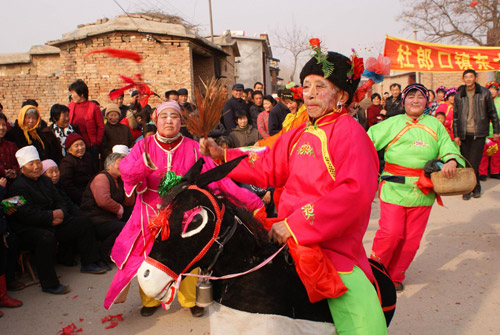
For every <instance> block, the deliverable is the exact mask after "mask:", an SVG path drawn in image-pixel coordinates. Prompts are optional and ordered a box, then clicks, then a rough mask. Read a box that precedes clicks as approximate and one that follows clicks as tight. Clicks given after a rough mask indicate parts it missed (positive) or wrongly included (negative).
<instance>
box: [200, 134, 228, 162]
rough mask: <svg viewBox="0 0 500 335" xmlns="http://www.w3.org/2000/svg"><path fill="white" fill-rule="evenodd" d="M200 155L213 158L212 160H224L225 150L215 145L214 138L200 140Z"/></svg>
mask: <svg viewBox="0 0 500 335" xmlns="http://www.w3.org/2000/svg"><path fill="white" fill-rule="evenodd" d="M200 153H201V154H202V155H204V156H209V157H212V159H220V160H224V149H222V148H221V147H219V146H218V145H217V143H215V141H214V139H213V138H210V137H209V138H207V139H205V138H204V137H202V138H200Z"/></svg>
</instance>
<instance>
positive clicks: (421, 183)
mask: <svg viewBox="0 0 500 335" xmlns="http://www.w3.org/2000/svg"><path fill="white" fill-rule="evenodd" d="M384 171H386V172H389V173H390V174H394V175H397V176H405V177H418V180H417V184H416V185H417V187H418V189H419V190H420V191H422V193H423V194H425V195H428V194H429V193H431V192H434V189H433V187H434V185H433V184H432V180H431V178H428V177H426V176H425V174H424V170H423V169H412V168H408V167H404V166H401V165H396V164H391V163H387V162H386V163H385V167H384ZM436 201H437V203H438V205H440V206H443V200H442V199H441V196H439V194H436Z"/></svg>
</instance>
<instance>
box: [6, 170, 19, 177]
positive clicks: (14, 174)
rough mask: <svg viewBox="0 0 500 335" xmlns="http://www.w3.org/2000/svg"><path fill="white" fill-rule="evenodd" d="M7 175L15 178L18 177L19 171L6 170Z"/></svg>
mask: <svg viewBox="0 0 500 335" xmlns="http://www.w3.org/2000/svg"><path fill="white" fill-rule="evenodd" d="M5 176H6V177H7V178H10V179H14V178H16V177H17V173H16V171H15V170H14V169H7V170H5Z"/></svg>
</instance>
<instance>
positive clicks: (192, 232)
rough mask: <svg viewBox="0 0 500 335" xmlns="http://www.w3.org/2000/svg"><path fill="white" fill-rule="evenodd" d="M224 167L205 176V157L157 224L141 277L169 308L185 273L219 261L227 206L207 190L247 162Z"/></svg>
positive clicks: (171, 195) (143, 285)
mask: <svg viewBox="0 0 500 335" xmlns="http://www.w3.org/2000/svg"><path fill="white" fill-rule="evenodd" d="M244 157H245V156H242V157H240V158H238V159H235V160H233V161H230V162H228V163H225V164H222V165H220V166H218V167H216V168H213V169H211V170H209V171H207V172H205V173H203V174H201V170H202V167H203V164H204V160H203V158H200V159H199V160H198V161H197V162H196V163H195V164H194V165H193V167H192V168H191V169H190V170H189V171H188V172H187V173H186V175H185V176H184V177H183V178H182V179H181V181H180V182H179V184H178V185H177V186H175V187H173V188H172V189H171V190H170V191H168V192H167V194H166V195H165V196H164V200H165V203H164V206H163V208H162V209H161V211H160V214H159V216H158V218H156V221H155V225H156V227H155V229H156V231H155V234H156V238H155V241H154V245H153V248H152V250H151V252H150V254H149V257H148V258H147V259H146V260H145V261H144V262H143V264H142V265H141V267H140V268H139V270H138V272H137V278H138V281H139V285H140V286H141V288H142V290H143V291H144V293H146V295H148V296H150V297H154V298H155V299H157V300H161V301H162V302H163V303H164V304H165V305H166V307H167V308H168V307H169V306H170V304H171V303H172V301H173V298H174V296H175V290H176V287H175V282H176V280H177V279H178V277H179V275H180V274H181V273H185V272H189V271H190V270H192V269H193V268H195V267H197V266H201V267H206V266H207V264H209V263H210V262H211V261H212V260H213V258H214V256H215V249H216V246H217V243H215V245H214V241H215V239H216V238H217V237H218V236H219V233H220V232H221V231H224V230H225V229H226V226H227V223H223V217H224V212H225V205H224V203H223V201H222V199H221V198H220V197H217V196H215V195H214V194H212V193H211V192H210V191H209V190H208V189H207V188H206V187H207V186H208V185H209V184H210V183H212V182H215V181H217V180H220V179H222V178H224V177H225V176H226V175H227V174H228V173H229V172H230V171H231V170H232V169H234V168H235V167H236V166H237V165H238V163H239V162H240V161H241V160H242V159H243V158H244Z"/></svg>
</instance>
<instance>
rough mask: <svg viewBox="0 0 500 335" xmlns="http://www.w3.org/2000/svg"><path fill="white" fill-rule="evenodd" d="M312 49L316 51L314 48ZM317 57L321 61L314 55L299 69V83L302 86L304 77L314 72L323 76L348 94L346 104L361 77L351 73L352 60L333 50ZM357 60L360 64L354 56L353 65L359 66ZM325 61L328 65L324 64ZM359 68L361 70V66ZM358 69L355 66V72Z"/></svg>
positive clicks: (348, 102) (349, 101) (349, 100)
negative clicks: (319, 58)
mask: <svg viewBox="0 0 500 335" xmlns="http://www.w3.org/2000/svg"><path fill="white" fill-rule="evenodd" d="M311 44H312V43H311ZM313 50H314V51H316V50H315V49H314V48H313ZM318 50H319V46H318ZM319 57H322V60H321V61H319V60H318V55H315V56H313V57H312V58H311V59H310V60H309V61H308V62H307V63H306V64H305V65H304V67H303V68H302V71H300V83H301V84H302V86H303V85H304V79H305V78H306V77H307V76H309V75H311V74H316V75H318V76H321V77H324V78H325V79H327V80H329V81H330V82H331V83H333V84H334V85H335V86H337V87H338V88H340V89H341V90H343V91H345V92H347V93H348V94H349V99H348V100H347V103H346V105H347V106H348V105H349V104H350V103H351V101H352V98H353V97H354V92H356V89H357V88H358V84H359V81H360V78H361V76H360V75H359V76H358V75H354V76H353V75H352V72H353V60H351V59H349V58H348V57H346V56H344V55H341V54H339V53H337V52H333V51H328V53H326V54H324V55H319ZM357 60H361V66H362V59H361V58H356V61H354V66H356V67H359V65H358V62H357ZM325 63H326V64H328V65H326V66H325ZM328 66H329V67H328ZM332 67H333V70H332ZM359 70H360V71H361V72H363V70H362V69H361V68H360V69H359ZM359 70H358V69H357V68H355V72H359Z"/></svg>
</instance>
